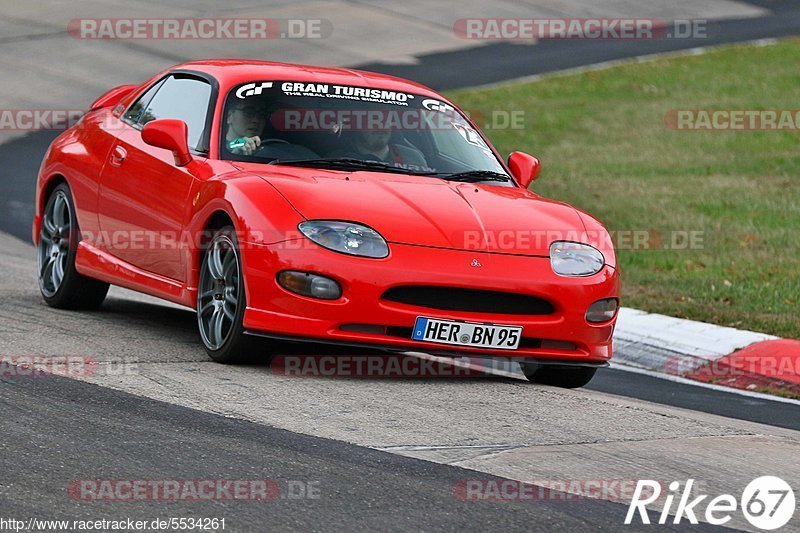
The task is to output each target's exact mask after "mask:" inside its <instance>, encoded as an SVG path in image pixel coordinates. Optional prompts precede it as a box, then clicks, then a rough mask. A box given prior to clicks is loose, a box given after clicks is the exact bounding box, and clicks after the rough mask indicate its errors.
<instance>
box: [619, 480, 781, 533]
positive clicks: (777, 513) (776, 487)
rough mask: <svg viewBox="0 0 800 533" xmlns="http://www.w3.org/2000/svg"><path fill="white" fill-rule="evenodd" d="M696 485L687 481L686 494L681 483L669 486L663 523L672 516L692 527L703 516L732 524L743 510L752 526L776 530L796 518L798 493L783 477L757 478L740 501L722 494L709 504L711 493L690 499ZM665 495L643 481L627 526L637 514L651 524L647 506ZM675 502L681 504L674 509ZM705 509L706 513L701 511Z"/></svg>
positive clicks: (716, 522)
mask: <svg viewBox="0 0 800 533" xmlns="http://www.w3.org/2000/svg"><path fill="white" fill-rule="evenodd" d="M693 486H694V479H689V480H687V481H686V484H685V485H684V486H683V491H682V492H681V493H680V494H679V493H678V491H679V489H680V487H681V484H680V483H679V482H677V481H673V482H672V483H670V484H669V491H668V492H667V494H666V497H665V498H663V503H664V507H663V509H662V511H661V515H660V516H659V519H658V523H659V524H666V523H667V522H668V520H669V519H670V515H674V516H672V523H673V524H680V523H685V522H682V521H683V520H684V519H685V520H686V521H687V522H689V523H690V524H697V523H699V520H698V518H697V517H698V515H701V516H702V517H703V519H704V520H703V521H704V522H706V523H708V524H711V525H715V526H721V525H723V524H726V523H728V522H729V521H730V520H731V518H732V517H733V514H734V513H736V512H737V511H739V510H740V511H741V513H742V514H743V515H744V517H745V518H746V519H747V521H748V522H750V524H751V525H752V526H754V527H756V528H758V529H763V530H766V531H772V530H775V529H778V528H779V527H783V526H784V525H786V524H787V523H788V522H789V520H791V519H792V516H793V515H794V510H795V497H794V491H793V490H792V488H791V487H790V486H789V484H788V483H786V482H785V481H784V480H782V479H781V478H779V477H775V476H762V477H759V478H756V479H754V480H753V481H751V482H750V483H749V484H748V485H747V487H745V489H744V492H742V497H741V498H740V499H739V500H738V501H737V499H736V498H735V497H734V496H733V495H731V494H721V495H719V496H716V497H715V498H713V499H711V500H709V501H708V502H706V499H707V498H708V497H709V496H708V494H700V495H696V497H694V499H692V500H690V498H692V497H693V496H695V495H694V494H692V487H693ZM661 496H662V487H661V484H660V483H659V482H658V481H653V480H649V479H642V480H639V481H638V482H637V484H636V489H634V492H633V498H632V500H631V504H630V506H629V507H628V514H627V515H626V516H625V524H631V523H632V522H633V521H634V517H635V516H636V514H637V511H638V514H639V520H640V521H641V523H642V524H650V517H649V516H648V514H647V506H648V505H649V504H651V503H654V502H656V500H659V498H661ZM675 500H677V501H678V503H677V504H676V506H675V507H674V509H673V504H674V503H675ZM703 508H705V510H704V511H701V510H702V509H703ZM701 512H702V514H701Z"/></svg>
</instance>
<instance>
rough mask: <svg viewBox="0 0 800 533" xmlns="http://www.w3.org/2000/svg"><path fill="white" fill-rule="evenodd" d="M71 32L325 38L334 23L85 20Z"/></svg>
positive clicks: (94, 36)
mask: <svg viewBox="0 0 800 533" xmlns="http://www.w3.org/2000/svg"><path fill="white" fill-rule="evenodd" d="M67 33H69V35H70V37H72V38H73V39H88V40H98V39H99V40H126V41H127V40H148V41H154V40H156V41H157V40H190V41H195V40H266V39H325V38H328V37H330V36H331V35H332V34H333V23H332V22H331V21H329V20H327V19H318V18H282V19H275V18H213V17H212V18H85V19H72V20H70V21H69V23H68V24H67Z"/></svg>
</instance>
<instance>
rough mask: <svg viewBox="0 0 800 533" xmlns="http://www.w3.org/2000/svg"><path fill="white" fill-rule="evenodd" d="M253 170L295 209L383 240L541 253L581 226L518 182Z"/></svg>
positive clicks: (573, 236)
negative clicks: (481, 182)
mask: <svg viewBox="0 0 800 533" xmlns="http://www.w3.org/2000/svg"><path fill="white" fill-rule="evenodd" d="M303 170H306V169H303ZM259 175H260V176H261V177H262V178H263V179H265V180H267V181H268V182H269V183H271V184H272V185H273V186H275V188H277V189H278V191H280V192H281V194H282V195H283V196H284V197H285V198H286V199H287V201H289V203H291V204H292V206H294V208H295V209H296V210H297V211H298V212H299V213H300V214H301V215H302V216H303V217H305V218H307V219H309V220H312V219H317V220H319V219H326V220H347V221H352V222H359V223H362V224H365V225H367V226H370V227H371V228H373V229H375V230H376V231H378V232H379V233H380V234H381V235H383V237H384V238H385V239H386V240H387V241H388V242H390V243H402V244H410V245H417V246H429V247H437V248H448V249H455V250H473V251H484V252H493V253H506V254H518V255H531V256H540V257H547V256H548V255H549V247H550V243H551V242H552V241H555V240H572V241H578V240H582V238H581V235H582V234H583V233H584V225H583V223H582V221H581V218H580V216H579V215H578V213H577V211H576V210H575V209H574V208H572V207H571V206H569V205H566V204H564V203H561V202H555V201H552V200H547V199H544V198H541V197H539V196H537V195H535V194H533V193H531V192H530V191H527V190H525V189H521V188H518V187H502V186H496V185H476V184H469V183H457V182H448V181H444V180H441V179H438V178H431V177H425V176H408V175H403V174H389V173H384V172H352V173H344V172H328V171H323V170H316V169H315V170H313V172H312V173H311V174H310V175H306V176H297V175H292V174H288V173H282V172H270V173H269V174H266V173H259Z"/></svg>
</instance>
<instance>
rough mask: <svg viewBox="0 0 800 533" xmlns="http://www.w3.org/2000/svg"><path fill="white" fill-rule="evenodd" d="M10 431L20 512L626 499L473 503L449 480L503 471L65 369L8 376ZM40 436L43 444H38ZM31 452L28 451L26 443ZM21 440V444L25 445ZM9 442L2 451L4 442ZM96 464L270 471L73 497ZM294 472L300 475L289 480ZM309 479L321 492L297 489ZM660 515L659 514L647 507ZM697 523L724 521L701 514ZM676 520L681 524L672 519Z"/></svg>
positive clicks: (616, 516) (419, 506) (513, 514)
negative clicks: (288, 425) (211, 409)
mask: <svg viewBox="0 0 800 533" xmlns="http://www.w3.org/2000/svg"><path fill="white" fill-rule="evenodd" d="M0 406H2V410H3V414H4V417H3V418H4V419H6V420H8V419H12V420H14V421H15V422H13V423H7V422H4V423H3V442H4V448H6V450H14V451H16V453H15V454H14V456H13V460H9V459H10V458H7V459H6V461H8V463H10V464H9V466H11V464H15V465H17V468H10V469H4V473H3V474H2V483H3V485H5V486H6V487H9V488H10V489H11V490H6V491H3V493H0V509H2V510H3V511H4V514H8V513H9V511H11V513H10V514H11V515H12V516H14V517H16V518H17V519H26V520H27V518H28V517H43V516H46V517H47V518H48V519H52V520H58V519H63V520H76V519H98V518H101V517H106V518H108V519H111V518H112V517H113V518H122V517H125V518H132V519H137V520H146V521H148V522H149V521H152V520H153V519H155V518H164V519H166V518H170V517H198V516H199V517H209V518H210V517H218V518H221V517H225V519H226V522H227V523H226V530H228V531H287V530H294V531H381V530H394V531H469V530H484V531H488V530H495V531H510V530H514V529H517V530H524V529H529V530H530V529H534V528H536V529H540V528H541V529H547V530H555V529H559V528H567V530H568V531H578V532H581V531H615V530H617V528H618V527H619V526H618V524H622V522H623V520H624V517H625V513H626V512H627V508H626V506H624V505H621V504H616V503H611V502H606V501H601V500H591V499H582V500H574V501H559V499H558V497H557V496H556V495H553V499H552V500H550V501H537V502H530V501H517V502H514V501H510V502H491V501H486V502H471V501H462V500H459V499H457V498H455V497H453V487H454V486H457V485H458V483H459V482H460V481H461V480H464V479H467V478H472V479H480V480H484V481H489V480H492V479H495V480H498V481H499V480H500V478H496V477H494V476H489V475H486V474H479V475H477V476H476V473H474V472H469V471H467V470H464V469H461V468H456V467H451V466H446V465H440V464H436V463H432V462H428V461H422V460H419V459H412V458H408V457H402V456H400V455H395V454H390V453H386V452H382V451H377V450H372V449H369V448H365V447H361V446H353V445H348V444H345V443H342V442H337V441H333V440H329V439H322V438H316V437H309V436H306V435H300V434H297V433H292V432H289V431H285V430H281V429H275V428H271V427H267V426H264V425H260V424H253V423H248V422H243V421H240V420H234V419H230V418H225V417H222V416H217V415H212V414H208V413H203V412H201V411H197V410H194V409H186V408H183V407H178V406H174V405H170V404H166V403H162V402H156V401H153V400H149V399H146V398H141V397H138V396H133V395H130V394H125V393H121V392H117V391H112V390H110V389H107V388H104V387H98V386H95V385H90V384H87V383H82V382H79V381H75V380H70V379H66V378H57V377H52V378H47V379H27V378H22V377H20V378H11V379H3V381H2V386H0ZM32 443H35V446H32ZM23 450H25V452H22V451H23ZM21 452H22V453H21ZM6 453H8V452H7V451H5V450H4V454H6ZM87 472H102V473H103V476H102V477H104V478H113V479H151V480H152V479H179V480H188V479H198V480H211V479H220V478H226V479H247V480H250V479H266V480H274V481H275V482H276V483H277V485H278V487H279V490H280V495H277V494H274V499H273V497H272V496H273V495H272V494H271V498H270V499H268V500H266V501H255V502H254V501H245V500H242V501H212V502H150V501H146V502H124V503H118V502H105V501H89V500H86V501H76V500H74V499H70V498H66V497H65V493H66V487H67V486H68V485H69V484H70V482H71V481H73V480H82V479H86V478H87ZM293 482H294V483H293ZM298 482H299V483H301V484H302V485H299V486H305V487H314V489H313V496H314V497H313V498H306V497H304V496H303V493H302V491H300V490H298V489H296V488H295V489H289V486H290V485H291V486H293V487H297V486H298V484H297V483H298ZM651 517H652V519H653V520H656V519H657V516H656V514H655V513H652V514H651ZM696 529H697V530H698V531H709V530H714V529H719V528H712V527H711V526H701V527H698V528H696ZM663 530H665V531H680V530H681V528H680V527H678V526H666V527H663Z"/></svg>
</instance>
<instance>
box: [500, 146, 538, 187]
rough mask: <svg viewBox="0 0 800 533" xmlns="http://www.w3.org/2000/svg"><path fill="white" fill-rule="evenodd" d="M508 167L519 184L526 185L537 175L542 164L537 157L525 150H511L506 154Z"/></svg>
mask: <svg viewBox="0 0 800 533" xmlns="http://www.w3.org/2000/svg"><path fill="white" fill-rule="evenodd" d="M508 168H509V169H511V174H512V175H513V176H514V177H515V178H517V181H518V182H519V184H520V185H522V186H523V187H525V188H526V189H527V188H528V186H529V185H530V184H531V183H532V182H533V180H535V179H536V178H538V177H539V172H540V171H541V170H542V164H541V163H540V162H539V160H538V159H536V158H535V157H533V156H532V155H530V154H526V153H525V152H511V155H509V156H508Z"/></svg>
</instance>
